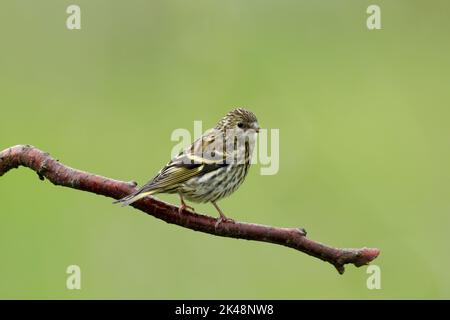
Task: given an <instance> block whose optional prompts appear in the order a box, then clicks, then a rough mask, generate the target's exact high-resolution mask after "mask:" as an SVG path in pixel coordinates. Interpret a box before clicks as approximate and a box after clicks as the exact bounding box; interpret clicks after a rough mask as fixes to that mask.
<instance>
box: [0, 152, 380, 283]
mask: <svg viewBox="0 0 450 320" xmlns="http://www.w3.org/2000/svg"><path fill="white" fill-rule="evenodd" d="M19 166H25V167H28V168H30V169H32V170H34V171H36V172H37V174H38V176H39V178H40V179H41V180H44V177H45V178H47V179H48V180H49V181H50V182H52V183H53V184H54V185H59V186H64V187H69V188H73V189H78V190H82V191H87V192H92V193H96V194H100V195H103V196H107V197H111V198H114V199H120V198H122V197H124V196H126V195H128V194H130V193H131V192H133V191H134V190H135V188H136V183H135V182H123V181H117V180H113V179H109V178H106V177H102V176H98V175H94V174H91V173H88V172H84V171H80V170H76V169H73V168H70V167H68V166H65V165H63V164H62V163H60V162H59V161H58V160H55V159H53V158H52V157H51V156H50V155H49V154H48V153H46V152H43V151H41V150H39V149H37V148H35V147H33V146H30V145H17V146H14V147H11V148H9V149H6V150H4V151H2V152H0V176H2V175H4V174H5V173H6V172H8V171H9V170H10V169H12V168H18V167H19ZM132 206H133V207H135V208H136V209H139V210H141V211H143V212H145V213H147V214H149V215H152V216H154V217H155V218H158V219H161V220H164V221H165V222H167V223H171V224H176V225H179V226H181V227H184V228H188V229H192V230H195V231H200V232H204V233H209V234H212V235H216V236H221V237H229V238H237V239H247V240H256V241H263V242H270V243H274V244H279V245H283V246H286V247H290V248H293V249H296V250H299V251H302V252H304V253H306V254H308V255H310V256H313V257H316V258H319V259H321V260H323V261H327V262H329V263H331V264H332V265H334V266H335V267H336V269H337V270H338V271H339V273H340V274H343V273H344V265H345V264H354V265H355V266H357V267H359V266H362V265H366V264H368V263H370V262H371V261H372V260H374V259H375V258H376V257H377V256H378V255H379V253H380V250H379V249H375V248H361V249H339V248H333V247H329V246H327V245H324V244H321V243H319V242H316V241H313V240H310V239H308V238H307V237H306V232H305V231H304V229H302V228H277V227H271V226H265V225H260V224H252V223H244V222H237V221H236V222H235V223H233V222H222V223H220V224H219V225H218V227H217V228H216V226H215V224H216V219H215V218H213V217H209V216H205V215H200V214H196V213H193V212H190V211H185V212H184V213H183V214H182V215H180V214H178V207H177V206H174V205H171V204H168V203H166V202H163V201H161V200H158V199H155V198H152V197H145V198H143V199H141V200H139V201H137V202H135V203H133V204H132Z"/></svg>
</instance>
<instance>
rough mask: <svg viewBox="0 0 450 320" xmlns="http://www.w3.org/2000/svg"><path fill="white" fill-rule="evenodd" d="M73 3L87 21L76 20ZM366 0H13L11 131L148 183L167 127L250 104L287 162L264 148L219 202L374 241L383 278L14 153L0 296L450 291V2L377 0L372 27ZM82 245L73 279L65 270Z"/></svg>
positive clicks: (4, 205)
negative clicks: (194, 220) (74, 284)
mask: <svg viewBox="0 0 450 320" xmlns="http://www.w3.org/2000/svg"><path fill="white" fill-rule="evenodd" d="M73 3H76V4H78V5H80V6H81V14H82V16H81V19H82V22H81V23H82V29H81V30H73V31H71V30H68V29H67V28H66V25H65V20H66V17H67V16H68V15H67V14H66V8H67V6H68V5H70V4H73ZM372 3H373V1H361V0H351V1H350V0H348V1H321V2H318V1H312V0H310V1H299V0H282V1H275V0H271V1H268V0H258V1H256V0H250V1H240V0H227V1H211V0H200V1H184V0H178V1H173V0H170V1H163V0H161V1H144V0H141V1H106V0H102V1H101V0H95V1H87V0H77V1H59V0H58V1H57V0H53V1H49V0H45V1H44V0H41V1H31V0H29V1H18V0H4V1H2V4H1V10H0V36H1V45H0V46H1V47H0V48H1V50H0V111H1V113H0V117H1V118H0V149H5V148H7V147H9V146H12V145H16V144H25V143H27V144H32V145H34V146H36V147H38V148H40V149H42V150H45V151H48V152H50V153H51V154H52V155H53V156H54V157H56V158H58V159H60V160H61V161H62V162H63V163H65V164H67V165H69V166H72V167H75V168H79V169H83V170H87V171H90V172H93V173H97V174H100V175H104V176H108V177H111V178H115V179H121V180H126V181H128V180H136V181H138V182H139V183H140V184H142V183H144V182H146V180H148V179H149V178H151V177H152V176H153V175H154V174H155V173H156V172H157V171H158V170H159V169H160V167H161V166H162V165H163V164H165V163H166V162H167V160H168V159H169V157H170V151H171V149H172V147H173V146H174V145H175V142H173V141H171V140H170V135H171V133H172V131H173V130H174V129H175V128H187V129H190V130H192V129H193V121H194V120H202V121H203V123H204V129H206V128H208V127H212V126H214V125H215V123H216V122H217V121H218V120H219V119H220V118H221V117H222V116H223V115H224V114H225V113H226V112H227V111H228V110H230V109H231V108H232V107H234V106H246V107H248V108H249V109H250V110H252V111H254V112H255V113H256V115H257V116H258V118H259V122H260V124H261V126H262V127H264V128H278V129H280V170H279V172H278V174H276V175H272V176H262V175H260V173H259V169H260V167H259V166H258V165H255V167H253V168H252V169H251V172H250V174H249V176H248V178H247V180H246V182H245V183H244V185H243V186H242V188H241V189H240V190H239V191H238V192H236V193H235V194H234V195H233V196H232V197H230V198H229V199H226V200H223V201H222V202H221V206H222V209H223V210H224V211H225V212H226V213H227V214H228V215H229V216H231V217H233V218H235V219H238V220H243V221H249V222H258V223H264V224H271V225H276V226H295V227H296V226H303V227H305V228H306V229H307V230H308V232H309V236H310V237H311V238H312V239H315V240H319V241H321V242H324V243H327V244H330V245H333V246H338V247H360V246H368V247H378V248H380V249H381V252H382V253H381V255H380V257H379V258H378V259H377V260H376V264H377V265H379V266H380V268H381V286H382V288H381V289H380V290H368V289H367V287H366V279H367V277H368V274H366V267H362V268H355V267H353V266H348V267H347V271H346V273H345V274H344V275H343V276H340V275H338V273H337V272H336V270H334V268H333V267H332V266H331V265H329V264H327V263H324V262H321V261H319V260H317V259H314V258H311V257H309V256H307V255H305V254H302V253H300V252H297V251H294V250H292V249H288V248H284V247H281V246H275V245H271V244H266V243H259V242H249V241H244V240H234V239H226V238H219V237H213V236H210V235H206V234H201V233H197V232H193V231H190V230H187V229H183V228H180V227H177V226H173V225H168V224H166V223H164V222H162V221H160V220H157V219H155V218H153V217H150V216H147V215H145V214H142V213H140V212H139V211H136V210H134V209H132V208H121V207H119V206H114V205H112V204H111V199H108V198H104V197H101V196H96V195H93V194H90V193H85V192H80V191H76V190H72V189H68V188H61V187H55V186H53V185H52V184H51V183H49V182H48V181H46V182H41V181H39V180H38V178H37V175H36V173H34V172H32V171H31V170H28V169H25V168H21V169H19V170H13V171H11V172H10V173H8V174H6V175H5V176H3V177H1V178H0V200H1V204H0V219H1V220H0V252H1V258H0V298H33V299H34V298H44V299H47V298H62V299H79V298H89V299H90V298H137V299H142V298H206V299H212V298H220V299H221V298H276V299H278V298H280V299H281V298H287V299H304V298H311V299H315V298H325V299H331V298H344V299H353V298H362V299H380V298H389V299H390V298H450V255H449V249H448V241H449V235H448V234H449V226H450V215H449V210H450V201H449V198H450V197H449V196H450V195H449V190H450V189H449V187H450V169H449V163H450V150H449V146H450V142H449V136H450V135H449V134H450V128H449V117H450V111H449V110H450V109H449V102H450V90H449V83H450V81H449V80H450V79H449V78H450V76H449V73H450V59H449V57H450V41H448V40H449V31H450V19H449V13H448V12H449V9H450V3H449V2H448V1H443V0H442V1H432V2H426V1H406V0H405V1H376V3H377V4H378V5H379V6H380V7H381V17H382V30H375V31H369V30H368V29H367V27H366V18H367V16H368V15H367V14H366V9H367V7H368V5H370V4H372ZM160 198H162V199H164V200H166V201H170V202H173V203H178V199H177V197H176V196H171V195H162V196H160ZM195 208H196V209H197V210H198V211H200V212H204V213H208V214H211V215H214V216H215V215H216V212H215V210H214V208H213V207H212V206H210V205H195ZM71 264H76V265H79V266H80V267H81V270H82V280H81V281H82V289H81V290H79V291H77V290H73V291H70V290H67V289H66V286H65V285H66V278H67V274H66V273H65V271H66V268H67V266H68V265H71Z"/></svg>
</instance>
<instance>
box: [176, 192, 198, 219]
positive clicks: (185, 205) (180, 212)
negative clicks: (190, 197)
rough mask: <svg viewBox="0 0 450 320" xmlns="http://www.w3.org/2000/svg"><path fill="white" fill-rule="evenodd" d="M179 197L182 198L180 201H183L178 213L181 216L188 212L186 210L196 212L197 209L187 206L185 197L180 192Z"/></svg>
mask: <svg viewBox="0 0 450 320" xmlns="http://www.w3.org/2000/svg"><path fill="white" fill-rule="evenodd" d="M178 195H179V196H180V200H181V206H180V207H179V208H178V213H179V214H182V213H183V211H184V210H186V209H189V210H192V211H195V209H194V208H193V207H191V206H188V205H187V204H186V202H184V199H183V195H182V194H181V193H180V192H178Z"/></svg>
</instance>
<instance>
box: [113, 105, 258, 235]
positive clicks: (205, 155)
mask: <svg viewBox="0 0 450 320" xmlns="http://www.w3.org/2000/svg"><path fill="white" fill-rule="evenodd" d="M259 130H260V128H259V124H258V120H257V119H256V116H255V114H254V113H253V112H251V111H248V110H245V109H243V108H237V109H234V110H232V111H230V112H228V113H227V114H226V115H225V116H224V117H223V118H222V119H221V120H220V121H219V122H218V123H217V125H216V126H215V127H214V128H212V129H209V130H207V131H206V132H205V133H204V134H203V135H202V136H201V137H200V138H198V139H197V140H196V141H194V142H193V143H192V144H191V145H190V146H189V147H188V148H186V149H185V150H183V151H182V152H180V153H179V154H178V155H177V156H175V157H174V158H173V159H172V160H170V161H169V162H168V163H167V164H166V165H165V166H164V167H163V168H162V169H161V170H160V171H159V172H158V174H157V175H156V176H155V177H154V178H153V179H151V180H150V181H149V182H147V183H146V184H145V185H144V186H142V187H141V188H140V189H138V190H137V191H135V192H133V193H132V194H130V195H128V196H126V197H124V198H122V199H120V200H118V201H116V202H115V203H122V205H123V206H126V205H129V204H131V203H133V202H135V201H137V200H139V199H142V198H143V197H145V196H148V195H153V194H157V193H172V194H174V193H178V195H179V197H180V201H181V206H180V208H179V213H180V214H181V213H182V212H183V211H184V210H185V209H186V208H188V209H191V210H193V211H195V210H194V208H192V207H190V206H188V205H186V203H185V201H184V200H185V199H187V200H189V201H192V202H196V203H206V202H211V203H212V204H213V205H214V207H215V208H216V209H217V211H218V212H219V215H220V217H219V218H218V219H217V222H216V227H217V226H218V224H220V223H221V222H222V221H230V222H233V220H232V219H229V218H227V217H226V216H225V214H224V213H223V212H222V210H221V209H220V208H219V206H218V205H217V201H219V200H221V199H223V198H225V197H227V196H229V195H230V194H232V193H233V192H234V191H236V190H237V189H238V188H239V186H240V185H241V184H242V182H244V180H245V177H246V176H247V173H248V169H249V167H250V161H251V156H252V153H253V148H254V146H255V141H256V135H257V133H258V132H259Z"/></svg>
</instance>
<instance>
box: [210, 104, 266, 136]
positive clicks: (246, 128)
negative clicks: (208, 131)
mask: <svg viewBox="0 0 450 320" xmlns="http://www.w3.org/2000/svg"><path fill="white" fill-rule="evenodd" d="M216 129H218V130H222V131H228V130H234V131H236V132H237V133H238V135H241V134H243V135H254V134H256V133H257V132H259V129H260V128H259V124H258V119H256V116H255V114H254V113H253V112H251V111H248V110H245V109H243V108H237V109H234V110H232V111H230V112H228V113H227V114H226V115H225V117H223V118H222V119H220V121H219V122H218V123H217V125H216Z"/></svg>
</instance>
